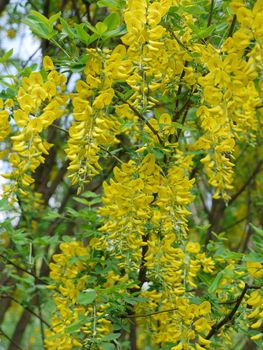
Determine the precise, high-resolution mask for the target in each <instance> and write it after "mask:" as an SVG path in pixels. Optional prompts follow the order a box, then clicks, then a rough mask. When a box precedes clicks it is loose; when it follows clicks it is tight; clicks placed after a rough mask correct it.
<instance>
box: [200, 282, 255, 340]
mask: <svg viewBox="0 0 263 350" xmlns="http://www.w3.org/2000/svg"><path fill="white" fill-rule="evenodd" d="M248 288H249V286H248V284H247V283H245V287H244V289H243V291H242V293H241V294H240V296H239V297H238V299H237V300H236V304H235V306H234V307H233V309H232V310H231V312H230V313H229V314H227V315H226V317H225V318H223V320H222V321H220V322H219V323H217V324H215V325H214V326H213V327H212V328H211V330H210V332H209V333H208V335H207V336H206V339H210V338H212V336H213V335H215V334H216V333H217V332H218V331H219V330H220V328H222V327H223V326H224V325H225V324H227V323H228V322H230V321H231V320H232V318H233V317H234V316H235V313H236V312H237V310H238V308H239V306H240V304H241V302H242V300H243V298H244V296H245V294H246V292H247V290H248Z"/></svg>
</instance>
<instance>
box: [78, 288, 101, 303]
mask: <svg viewBox="0 0 263 350" xmlns="http://www.w3.org/2000/svg"><path fill="white" fill-rule="evenodd" d="M96 296H97V293H96V291H95V289H86V290H84V291H83V292H82V293H80V294H79V296H78V297H77V303H78V304H81V305H88V304H91V303H93V301H94V300H95V299H96Z"/></svg>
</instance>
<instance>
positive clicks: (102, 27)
mask: <svg viewBox="0 0 263 350" xmlns="http://www.w3.org/2000/svg"><path fill="white" fill-rule="evenodd" d="M95 28H96V33H97V34H98V35H100V36H101V35H102V34H103V33H105V32H106V31H107V29H108V26H107V25H106V24H105V23H103V22H98V23H97V24H96V27H95Z"/></svg>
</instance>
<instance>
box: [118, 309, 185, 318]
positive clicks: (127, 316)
mask: <svg viewBox="0 0 263 350" xmlns="http://www.w3.org/2000/svg"><path fill="white" fill-rule="evenodd" d="M176 310H178V308H172V309H167V310H161V311H155V312H151V313H149V314H143V315H138V314H133V315H125V316H121V318H141V317H150V316H153V315H158V314H162V313H166V312H173V311H176Z"/></svg>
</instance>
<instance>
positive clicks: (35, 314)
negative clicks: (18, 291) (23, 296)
mask: <svg viewBox="0 0 263 350" xmlns="http://www.w3.org/2000/svg"><path fill="white" fill-rule="evenodd" d="M1 297H2V298H9V299H11V300H12V301H14V302H15V303H16V304H18V305H20V306H22V307H23V308H24V309H25V310H27V311H28V312H30V313H31V314H32V315H34V316H35V317H36V318H38V319H39V320H40V321H41V324H42V323H43V324H45V325H46V326H47V327H48V328H50V324H49V323H48V322H47V321H45V320H44V319H43V318H42V316H41V315H38V314H37V313H36V312H35V311H33V310H32V309H31V308H29V307H27V306H24V305H23V304H22V303H21V302H20V301H19V300H17V299H15V298H14V297H12V296H11V295H9V294H5V295H2V296H1Z"/></svg>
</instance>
